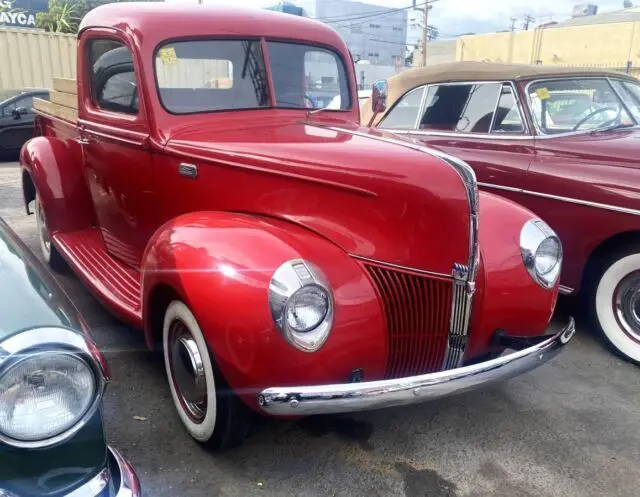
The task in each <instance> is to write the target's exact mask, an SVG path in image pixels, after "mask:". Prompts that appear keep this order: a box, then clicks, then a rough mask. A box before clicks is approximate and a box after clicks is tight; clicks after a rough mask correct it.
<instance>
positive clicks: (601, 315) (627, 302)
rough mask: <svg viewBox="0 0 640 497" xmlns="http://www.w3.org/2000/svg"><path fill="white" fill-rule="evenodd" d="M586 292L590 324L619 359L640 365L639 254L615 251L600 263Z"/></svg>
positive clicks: (630, 251)
mask: <svg viewBox="0 0 640 497" xmlns="http://www.w3.org/2000/svg"><path fill="white" fill-rule="evenodd" d="M595 276H596V277H595V279H594V281H595V282H594V285H593V286H592V290H591V292H590V293H589V306H590V310H591V316H592V321H593V323H594V325H595V326H596V328H597V329H598V330H599V331H600V332H601V333H602V336H603V338H604V339H605V340H606V341H607V343H608V344H609V345H610V346H611V347H612V348H613V350H614V351H615V352H617V353H618V355H620V356H621V357H623V358H625V359H627V360H630V361H632V362H635V363H637V364H640V251H639V250H638V247H634V248H629V247H627V248H626V249H624V250H621V251H618V252H616V253H614V254H612V255H611V257H609V258H608V259H606V260H605V261H603V263H602V264H601V266H600V267H599V270H598V271H597V272H596V273H595Z"/></svg>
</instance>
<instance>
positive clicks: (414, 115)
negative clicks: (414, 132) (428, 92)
mask: <svg viewBox="0 0 640 497" xmlns="http://www.w3.org/2000/svg"><path fill="white" fill-rule="evenodd" d="M424 88H425V87H424V86H421V87H419V88H414V89H413V90H411V91H410V92H409V93H407V94H406V95H405V96H404V97H402V98H401V99H400V100H399V101H398V103H397V104H396V105H395V106H394V107H393V109H391V110H390V111H389V113H388V114H387V115H386V117H385V118H384V119H383V121H382V122H381V123H380V126H379V127H380V128H386V129H415V127H416V120H417V119H418V112H420V105H421V104H422V95H423V94H424Z"/></svg>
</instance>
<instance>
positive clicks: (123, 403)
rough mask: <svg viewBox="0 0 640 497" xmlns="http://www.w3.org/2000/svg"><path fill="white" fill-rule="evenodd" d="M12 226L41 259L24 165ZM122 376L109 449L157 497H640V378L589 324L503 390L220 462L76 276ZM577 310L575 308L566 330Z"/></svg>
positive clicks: (329, 427)
mask: <svg viewBox="0 0 640 497" xmlns="http://www.w3.org/2000/svg"><path fill="white" fill-rule="evenodd" d="M0 216H2V217H3V218H4V219H5V220H6V221H7V222H8V223H9V225H10V226H11V227H12V228H13V229H14V230H15V231H16V232H17V233H18V234H19V235H20V236H21V237H22V238H23V240H25V241H26V243H27V245H29V247H30V248H31V249H32V250H33V251H34V252H36V253H37V254H38V255H39V252H38V244H37V237H36V230H35V220H34V218H33V216H27V215H26V214H25V210H24V207H23V204H22V191H21V183H20V171H19V169H18V167H17V164H16V163H11V162H4V163H0ZM56 278H57V279H58V281H59V282H60V283H61V284H62V286H63V288H64V289H65V290H66V291H67V293H68V294H69V296H70V297H71V299H72V300H73V302H74V303H75V305H76V306H77V307H78V308H79V309H80V311H81V312H82V313H83V314H84V316H85V318H86V319H87V321H88V323H89V324H90V325H91V327H92V329H93V331H94V336H95V338H96V340H97V342H98V344H99V346H100V347H101V349H102V350H103V351H104V352H105V355H106V357H107V359H108V360H109V363H110V366H111V372H112V377H113V381H112V383H111V384H110V386H109V388H108V390H107V393H106V397H105V401H104V412H105V418H106V427H107V428H106V429H107V436H108V438H109V440H110V442H111V443H112V444H113V445H114V446H116V447H118V448H119V449H121V451H122V452H123V453H124V454H125V455H126V456H127V457H128V458H129V459H130V460H131V462H132V463H133V465H134V466H135V468H136V470H137V472H138V475H139V477H140V479H141V482H142V486H143V490H144V494H145V495H146V496H153V497H165V496H167V497H168V496H175V495H180V496H207V497H214V496H218V495H220V496H246V495H264V496H271V495H274V496H275V495H278V496H280V495H286V496H366V497H374V496H407V497H423V496H424V497H426V496H428V497H445V496H446V497H449V496H451V497H453V496H455V497H462V496H469V497H471V496H473V497H480V496H504V497H507V496H508V497H525V496H535V497H542V496H563V497H567V496H580V497H586V496H598V497H601V496H634V497H637V496H638V492H639V491H638V489H639V488H640V368H638V367H637V366H634V365H631V364H628V363H625V362H624V361H622V360H620V359H618V358H617V357H615V356H613V355H612V354H610V353H609V352H608V351H607V350H605V349H604V348H603V347H602V346H601V344H600V343H599V342H598V341H597V340H596V338H594V337H593V336H592V335H591V334H590V333H589V332H588V331H587V330H586V329H585V327H584V325H583V324H582V323H581V320H580V316H576V317H577V318H578V323H579V329H578V334H577V337H576V338H575V339H574V340H573V342H572V343H571V344H570V346H568V347H567V348H566V349H565V352H564V353H563V354H561V355H560V356H558V357H557V358H556V359H554V360H553V361H552V362H550V363H548V364H546V365H544V366H542V367H541V368H539V369H537V370H535V371H533V372H531V373H528V374H525V375H523V376H520V377H519V378H517V379H514V380H511V381H509V382H507V383H504V384H500V385H497V386H495V387H493V388H491V389H488V390H484V391H478V392H474V393H470V394H465V395H461V396H458V397H453V398H449V399H446V400H444V401H440V402H435V403H430V404H424V405H421V406H413V407H408V408H397V409H396V408H394V409H387V410H382V411H377V412H371V413H362V414H358V415H355V416H346V417H319V418H313V419H307V420H304V421H299V422H283V421H275V420H265V421H264V422H262V423H260V424H259V426H257V427H256V429H255V432H254V434H253V435H252V437H251V438H250V439H248V440H247V441H246V443H245V444H244V445H243V446H241V447H239V448H236V449H233V450H231V451H227V452H224V453H214V454H212V453H210V452H207V451H205V450H204V449H202V448H201V447H200V446H199V445H198V444H197V443H196V442H194V441H192V440H191V439H190V438H189V436H188V435H187V434H186V432H185V431H184V430H183V428H182V426H181V424H180V422H179V420H178V417H177V415H176V414H175V412H174V408H173V405H172V402H171V397H170V393H169V388H168V386H167V383H166V381H165V373H164V368H163V363H162V360H161V357H160V356H159V355H158V354H155V353H151V352H148V351H147V349H146V347H145V344H144V340H143V338H142V335H141V334H139V333H138V332H136V331H135V330H132V329H130V328H128V327H127V326H125V325H123V324H122V323H120V322H118V321H117V320H115V319H114V318H112V317H111V316H110V315H109V314H108V313H107V312H106V311H105V310H104V309H103V308H102V307H101V306H100V304H99V303H98V302H97V301H96V300H95V299H94V298H93V297H92V296H91V295H90V294H89V293H88V291H87V290H85V288H84V287H83V286H82V284H81V283H80V282H79V281H78V280H77V279H76V278H75V277H74V276H73V274H71V273H68V274H56ZM571 304H572V303H571V302H570V301H569V302H561V309H559V311H558V313H557V314H558V318H559V319H560V320H562V318H563V317H565V316H566V313H567V310H566V309H567V308H570V307H572V306H571Z"/></svg>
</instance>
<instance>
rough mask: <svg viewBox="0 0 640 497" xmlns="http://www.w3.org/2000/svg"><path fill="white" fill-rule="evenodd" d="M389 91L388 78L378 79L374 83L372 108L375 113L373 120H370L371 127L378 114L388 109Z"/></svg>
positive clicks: (372, 116)
mask: <svg viewBox="0 0 640 497" xmlns="http://www.w3.org/2000/svg"><path fill="white" fill-rule="evenodd" d="M388 93H389V85H388V84H387V81H386V80H384V79H382V80H379V81H376V82H375V83H374V84H373V90H372V91H371V107H372V109H371V110H373V114H372V115H371V120H370V121H369V127H371V125H372V124H373V121H374V120H375V118H376V116H377V115H378V114H380V113H381V112H384V111H385V110H387V94H388Z"/></svg>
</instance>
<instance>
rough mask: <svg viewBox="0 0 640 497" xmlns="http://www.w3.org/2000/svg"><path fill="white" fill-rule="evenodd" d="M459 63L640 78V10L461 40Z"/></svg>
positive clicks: (458, 44) (458, 55)
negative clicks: (610, 71) (608, 71)
mask: <svg viewBox="0 0 640 497" xmlns="http://www.w3.org/2000/svg"><path fill="white" fill-rule="evenodd" d="M456 60H475V61H491V62H513V63H523V64H550V65H562V66H571V65H576V66H595V67H609V68H615V69H620V70H624V69H625V68H626V67H627V66H628V65H629V66H630V67H631V68H632V72H633V73H636V74H640V7H632V8H629V9H624V10H619V11H615V12H609V13H605V14H599V15H594V16H588V17H577V18H574V19H571V20H569V21H566V22H563V23H557V24H554V25H551V26H546V27H539V28H536V29H533V30H530V31H513V32H506V33H489V34H483V35H470V36H462V37H460V38H459V39H458V42H457V46H456Z"/></svg>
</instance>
